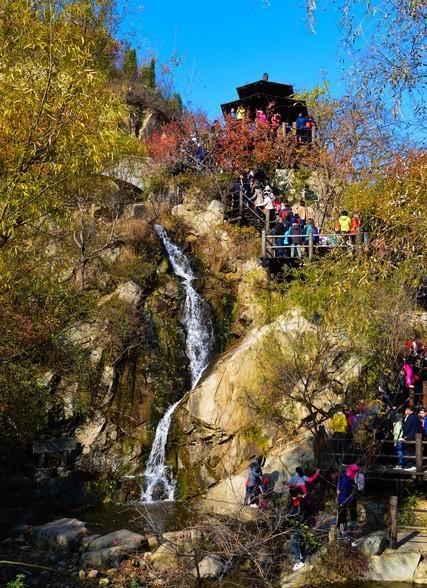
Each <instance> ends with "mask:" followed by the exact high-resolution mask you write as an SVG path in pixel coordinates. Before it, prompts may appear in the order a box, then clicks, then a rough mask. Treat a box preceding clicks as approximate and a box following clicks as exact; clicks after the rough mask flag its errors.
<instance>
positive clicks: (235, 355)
mask: <svg viewBox="0 0 427 588" xmlns="http://www.w3.org/2000/svg"><path fill="white" fill-rule="evenodd" d="M313 329H314V326H313V325H312V324H311V323H309V322H308V321H307V320H306V319H305V318H304V317H303V316H302V315H301V314H300V313H299V312H298V311H293V312H291V313H289V314H288V315H286V316H281V317H279V319H277V320H276V321H274V322H273V323H271V324H270V325H267V326H264V327H262V328H257V329H253V330H252V331H250V332H249V334H248V335H247V336H246V337H245V338H244V339H243V340H242V341H241V342H240V343H239V344H237V345H236V346H234V347H232V348H231V349H229V350H228V351H226V352H225V353H224V354H223V355H222V356H221V357H220V358H219V359H218V361H217V362H216V364H215V366H214V367H213V368H212V371H211V372H210V373H208V375H207V377H206V378H205V379H204V380H203V381H202V383H201V384H200V385H199V386H198V387H197V388H196V389H195V390H193V391H192V392H191V393H189V395H188V397H187V400H186V402H183V403H182V404H181V406H180V407H179V408H178V410H177V412H176V418H175V425H174V428H173V431H172V435H171V441H170V454H169V455H170V461H171V463H173V464H174V465H175V467H176V468H177V469H178V475H179V476H180V478H181V486H180V487H181V494H182V496H191V495H195V494H199V493H201V492H204V491H207V490H208V489H209V490H208V492H207V498H208V499H211V500H212V502H214V501H221V500H222V501H223V502H224V503H226V502H230V501H231V502H235V503H237V502H238V503H240V504H241V501H242V494H243V484H244V479H245V477H246V469H247V464H248V460H250V459H252V458H253V457H254V456H255V455H260V454H264V455H265V454H267V455H268V459H267V463H266V465H265V467H264V471H265V472H269V473H270V474H271V476H272V478H273V480H272V481H273V483H274V484H275V486H277V490H278V491H280V486H281V487H282V488H283V484H282V481H283V476H284V475H287V474H288V473H289V471H290V470H293V469H294V468H295V466H296V465H303V466H304V465H306V464H307V463H309V462H310V460H311V458H312V448H311V445H310V443H309V441H308V436H307V435H306V434H304V432H301V433H296V432H295V430H296V429H297V428H298V424H299V423H300V422H301V420H302V419H303V418H304V417H305V416H306V414H307V413H306V412H305V411H304V410H303V408H302V406H301V405H295V406H294V407H293V409H292V410H293V413H292V416H293V419H292V420H293V423H294V430H293V431H292V430H288V431H285V430H280V429H279V428H277V426H274V423H273V422H272V420H271V419H270V418H269V417H268V415H267V414H266V418H264V419H263V418H262V415H260V412H259V409H258V408H257V403H258V404H259V403H261V404H262V403H264V404H266V405H268V401H267V402H266V400H265V397H264V394H265V393H266V392H264V388H265V384H264V383H265V381H266V378H268V369H269V366H268V364H267V365H265V364H263V362H262V359H261V358H262V350H264V352H265V349H268V347H269V345H274V346H279V347H280V346H281V347H282V351H283V352H284V353H286V352H287V351H286V350H287V349H289V346H290V341H292V340H293V337H295V336H297V334H298V333H301V332H303V331H311V330H313ZM332 360H333V358H332V357H331V359H330V361H331V362H332ZM353 363H354V367H353ZM350 366H351V367H350ZM358 375H359V366H358V364H357V362H353V360H352V361H349V362H347V363H346V364H345V365H342V366H341V367H340V368H336V373H335V378H336V379H340V380H341V381H342V382H344V383H345V382H349V381H352V380H353V379H354V378H356V377H357V376H358ZM335 399H336V393H335V391H334V390H332V389H331V390H326V389H325V391H324V400H325V404H326V405H328V406H330V403H331V402H332V403H335V402H336V400H335ZM328 403H329V404H328ZM269 413H270V411H268V414H269ZM278 440H280V443H278ZM217 482H220V483H219V484H218V485H216V486H215V483H217ZM212 486H214V487H213V488H211V487H212Z"/></svg>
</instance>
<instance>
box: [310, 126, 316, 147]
mask: <svg viewBox="0 0 427 588" xmlns="http://www.w3.org/2000/svg"><path fill="white" fill-rule="evenodd" d="M315 139H316V127H315V126H314V125H313V126H312V127H311V142H312V143H314V140H315Z"/></svg>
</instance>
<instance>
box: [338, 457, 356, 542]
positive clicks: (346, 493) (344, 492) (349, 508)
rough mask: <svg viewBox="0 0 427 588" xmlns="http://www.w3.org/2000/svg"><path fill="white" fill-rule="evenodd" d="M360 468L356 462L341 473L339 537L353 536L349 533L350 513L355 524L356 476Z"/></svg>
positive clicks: (346, 538)
mask: <svg viewBox="0 0 427 588" xmlns="http://www.w3.org/2000/svg"><path fill="white" fill-rule="evenodd" d="M359 470H360V468H359V466H358V465H357V464H356V463H352V464H350V465H349V466H347V469H346V471H345V472H344V473H343V474H341V476H340V477H339V479H338V484H337V504H338V518H337V528H338V532H339V538H340V539H345V540H348V541H352V538H351V537H350V536H349V535H347V523H348V515H350V522H351V524H352V525H353V526H354V525H355V524H356V522H357V492H358V489H357V484H356V476H357V473H358V472H359Z"/></svg>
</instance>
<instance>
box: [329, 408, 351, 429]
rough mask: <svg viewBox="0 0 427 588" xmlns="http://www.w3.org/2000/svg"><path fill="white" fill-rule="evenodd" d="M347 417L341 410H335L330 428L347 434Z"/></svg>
mask: <svg viewBox="0 0 427 588" xmlns="http://www.w3.org/2000/svg"><path fill="white" fill-rule="evenodd" d="M347 428H348V425H347V418H346V416H345V414H344V413H343V412H341V411H339V412H336V413H335V414H334V416H333V417H332V418H331V429H332V431H333V432H334V433H345V434H347Z"/></svg>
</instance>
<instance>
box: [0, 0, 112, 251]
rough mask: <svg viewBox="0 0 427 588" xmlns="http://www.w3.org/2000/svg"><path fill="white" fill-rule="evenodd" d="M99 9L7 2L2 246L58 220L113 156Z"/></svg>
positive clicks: (0, 33)
mask: <svg viewBox="0 0 427 588" xmlns="http://www.w3.org/2000/svg"><path fill="white" fill-rule="evenodd" d="M106 4H107V3H106V2H104V0H91V1H89V0H82V1H80V2H77V1H73V2H67V3H62V2H60V1H59V0H40V2H37V3H30V2H27V1H26V0H16V1H15V0H5V2H3V5H2V18H1V23H0V60H1V62H2V73H1V76H2V83H1V86H0V100H1V103H2V109H1V113H0V129H1V130H0V137H1V142H2V145H3V151H2V156H1V162H0V169H1V176H0V194H1V195H0V246H1V247H4V246H5V245H6V244H8V243H10V242H11V240H13V239H15V238H16V237H17V236H18V235H19V234H20V233H21V232H22V231H23V229H24V228H25V229H26V230H27V231H28V230H31V229H34V227H35V226H36V228H37V229H40V228H41V227H42V226H43V225H46V224H47V223H49V222H51V221H52V220H53V219H56V220H58V219H60V218H62V219H64V217H65V216H66V212H67V208H66V207H67V200H68V194H69V193H70V192H72V191H73V190H74V189H75V188H76V186H77V185H80V184H82V183H85V182H86V181H87V178H88V177H91V176H93V175H96V174H98V173H99V172H100V171H102V170H103V169H104V168H105V167H106V166H107V165H108V164H109V163H110V162H111V161H112V159H113V158H114V157H115V155H116V154H117V153H118V150H119V142H118V139H119V132H118V124H119V122H120V120H121V117H122V110H121V106H120V103H119V101H118V99H117V98H116V97H114V96H113V94H112V92H111V90H110V87H109V81H108V72H107V71H106V67H105V56H106V55H107V54H108V51H109V50H110V48H111V49H113V45H114V44H113V42H112V39H111V36H110V34H109V32H108V30H107V28H106V25H107V23H106V22H105V19H104V18H103V14H104V6H105V5H106Z"/></svg>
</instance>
